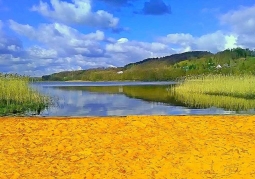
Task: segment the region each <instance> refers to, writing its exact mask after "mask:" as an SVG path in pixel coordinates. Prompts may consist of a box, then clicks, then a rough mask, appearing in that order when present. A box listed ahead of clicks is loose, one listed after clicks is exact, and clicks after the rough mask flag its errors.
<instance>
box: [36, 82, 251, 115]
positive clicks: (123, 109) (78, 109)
mask: <svg viewBox="0 0 255 179" xmlns="http://www.w3.org/2000/svg"><path fill="white" fill-rule="evenodd" d="M174 84H176V83H175V82H37V83H33V84H32V86H33V87H34V88H36V89H37V90H38V91H40V92H41V93H43V94H45V95H48V96H51V97H52V98H53V100H54V104H53V105H52V106H50V107H49V108H48V109H45V110H43V111H42V112H41V114H40V115H42V116H126V115H199V114H201V115H205V114H208V115H210V114H211V115H215V114H236V113H237V112H235V111H226V110H224V109H220V108H215V107H211V108H207V109H192V108H189V107H186V106H185V104H182V103H180V102H177V101H175V100H174V99H172V98H171V97H169V89H170V88H171V87H172V86H173V85H174ZM249 113H250V112H249Z"/></svg>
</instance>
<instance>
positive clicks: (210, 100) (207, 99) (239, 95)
mask: <svg viewBox="0 0 255 179" xmlns="http://www.w3.org/2000/svg"><path fill="white" fill-rule="evenodd" d="M171 94H172V95H173V96H174V98H175V99H176V100H177V101H182V102H184V103H185V104H186V105H188V106H190V107H196V108H207V107H212V106H214V107H220V108H224V109H229V110H236V111H239V110H248V109H253V108H255V77H254V76H253V75H239V76H226V75H208V76H199V77H188V78H186V79H185V80H184V81H183V82H181V83H180V84H179V85H176V86H175V87H174V88H172V89H171Z"/></svg>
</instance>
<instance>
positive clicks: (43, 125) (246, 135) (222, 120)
mask: <svg viewBox="0 0 255 179" xmlns="http://www.w3.org/2000/svg"><path fill="white" fill-rule="evenodd" d="M0 178H1V179H5V178H6V179H10V178H12V179H19V178H20V179H23V178H24V179H30V178H31V179H37V178H38V179H51V178H52V179H54V178H60V179H65V178H66V179H67V178H68V179H69V178H77V179H83V178H84V179H91V178H95V179H102V178H107V179H115V178H116V179H117V178H125V179H129V178H134V179H140V178H145V179H146V178H148V179H154V178H155V179H157V178H159V179H161V178H162V179H164V178H170V179H193V178H194V179H200V178H201V179H213V178H214V179H223V178H224V179H225V178H231V179H233V178H238V179H249V178H251V179H252V178H255V116H127V117H83V118H72V117H63V118H59V117H58V118H51V117H49V118H43V117H31V118H28V117H2V118H0Z"/></svg>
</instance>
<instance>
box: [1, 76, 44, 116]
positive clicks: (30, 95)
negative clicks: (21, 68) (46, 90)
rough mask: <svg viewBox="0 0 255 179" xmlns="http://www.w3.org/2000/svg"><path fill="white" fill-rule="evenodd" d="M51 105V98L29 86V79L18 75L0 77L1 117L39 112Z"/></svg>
mask: <svg viewBox="0 0 255 179" xmlns="http://www.w3.org/2000/svg"><path fill="white" fill-rule="evenodd" d="M48 104H49V98H48V97H46V96H43V95H41V94H39V93H38V92H37V91H35V90H33V89H32V88H31V87H30V86H29V79H28V78H27V77H23V76H17V75H1V76H0V115H1V116H2V115H11V114H16V113H24V112H34V111H36V112H39V111H41V110H42V109H43V108H45V107H47V105H48Z"/></svg>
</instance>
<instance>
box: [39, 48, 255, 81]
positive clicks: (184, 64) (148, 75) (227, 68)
mask: <svg viewBox="0 0 255 179" xmlns="http://www.w3.org/2000/svg"><path fill="white" fill-rule="evenodd" d="M218 73H221V74H244V73H249V74H255V50H249V49H242V48H235V49H231V50H224V51H221V52H218V53H216V54H212V53H210V52H207V51H191V52H185V53H181V54H174V55H170V56H166V57H161V58H148V59H145V60H143V61H140V62H136V63H131V64H127V65H125V66H124V67H118V68H97V69H88V70H79V71H65V72H60V73H54V74H52V75H46V76H42V80H50V81H71V80H82V81H124V80H135V81H167V80H175V79H176V78H180V77H184V76H187V75H201V74H218Z"/></svg>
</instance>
